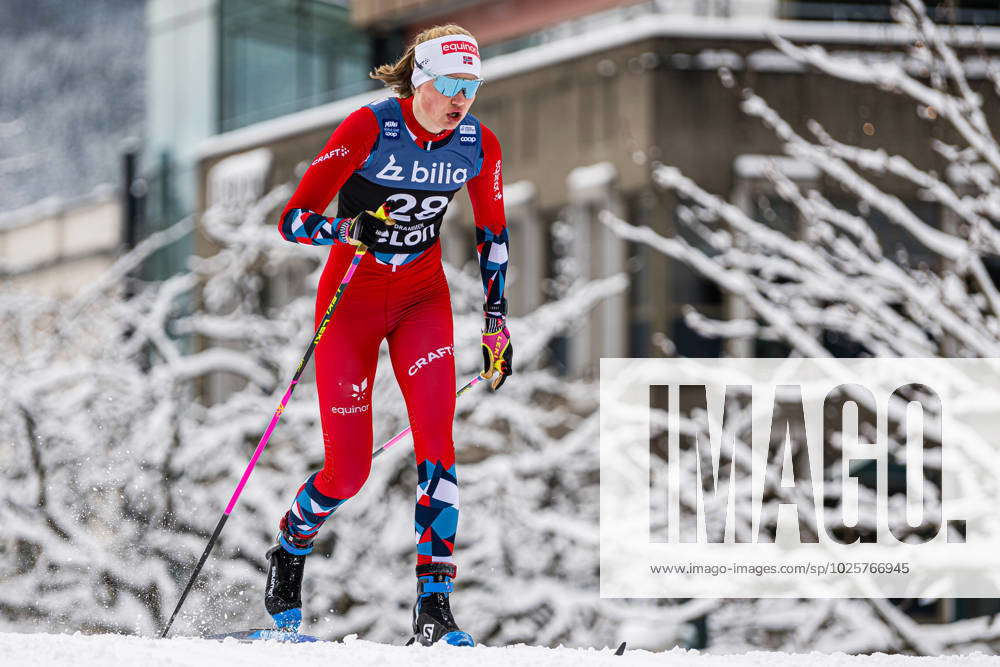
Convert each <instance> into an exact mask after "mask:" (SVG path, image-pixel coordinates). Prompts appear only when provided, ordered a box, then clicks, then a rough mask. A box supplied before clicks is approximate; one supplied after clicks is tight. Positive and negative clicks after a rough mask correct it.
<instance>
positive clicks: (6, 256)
mask: <svg viewBox="0 0 1000 667" xmlns="http://www.w3.org/2000/svg"><path fill="white" fill-rule="evenodd" d="M143 9H144V7H143V2H142V0H93V1H92V2H88V3H65V2H59V1H58V0H38V1H37V2H30V3H2V4H0V43H2V44H3V45H4V58H3V61H2V62H0V90H2V91H3V94H2V100H3V101H2V102H0V201H2V202H3V205H4V209H3V210H2V211H0V280H2V283H0V284H2V287H3V288H5V289H9V290H11V291H13V292H18V293H21V294H27V295H35V296H48V297H64V296H69V295H72V294H74V293H75V292H76V291H77V290H79V289H80V287H81V286H84V285H87V284H88V283H90V282H91V281H92V279H93V278H96V277H97V276H98V275H100V274H101V272H103V271H104V269H105V268H107V267H108V266H109V265H110V264H111V262H112V261H114V260H115V258H116V257H117V255H118V253H119V252H120V251H121V249H122V248H123V247H124V246H127V245H128V244H129V242H130V239H134V236H130V231H138V230H135V229H134V228H131V227H130V225H129V224H128V219H129V213H131V212H133V211H135V210H137V208H136V207H135V206H133V204H135V201H134V199H133V200H132V202H131V204H130V203H129V201H128V196H127V195H126V194H123V193H124V191H125V190H128V189H129V188H124V187H122V185H121V183H122V179H123V178H124V177H125V174H124V171H123V165H134V162H130V161H129V160H128V159H126V160H124V161H123V159H122V156H123V154H127V153H129V152H130V151H131V150H133V149H134V146H135V139H134V138H135V137H138V136H140V135H141V133H142V125H143V115H144V104H143V85H142V83H143V78H144V76H145V65H144V62H143V54H144V52H145V46H146V45H145V39H144V32H143V29H142V28H143V14H144V12H143ZM109 100H113V101H114V103H113V104H109ZM133 175H134V174H133ZM132 219H133V220H136V218H132Z"/></svg>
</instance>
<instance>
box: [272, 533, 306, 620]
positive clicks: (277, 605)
mask: <svg viewBox="0 0 1000 667" xmlns="http://www.w3.org/2000/svg"><path fill="white" fill-rule="evenodd" d="M289 547H290V548H291V549H294V550H295V551H297V552H298V553H292V552H291V551H289ZM311 550H312V549H311V545H310V546H309V547H299V546H298V545H296V544H293V543H290V542H288V541H287V540H286V539H285V538H284V535H279V536H278V543H277V544H275V545H274V546H273V547H271V548H270V549H268V551H267V560H268V566H267V584H266V585H265V587H264V607H265V608H266V609H267V613H269V614H270V615H271V618H273V619H274V626H275V627H276V628H277V629H278V630H283V631H285V632H298V631H299V626H300V625H302V572H303V570H304V569H305V565H306V554H308V553H309V552H310V551H311Z"/></svg>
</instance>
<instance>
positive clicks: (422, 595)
mask: <svg viewBox="0 0 1000 667" xmlns="http://www.w3.org/2000/svg"><path fill="white" fill-rule="evenodd" d="M454 577H455V566H454V565H452V564H451V563H429V564H427V565H418V566H417V602H416V604H414V605H413V639H411V640H410V642H409V643H411V644H412V643H413V642H415V641H418V642H420V643H421V644H423V645H424V646H430V645H431V644H433V643H434V642H436V641H437V640H439V639H443V640H444V641H445V643H446V644H451V645H452V646H475V645H476V642H475V641H474V640H473V639H472V636H471V635H470V634H469V633H468V632H463V631H462V630H460V629H459V627H458V624H457V623H455V619H454V618H453V617H452V615H451V605H450V604H449V602H448V596H449V594H450V593H451V592H452V590H454V589H453V586H452V583H451V580H452V579H453V578H454Z"/></svg>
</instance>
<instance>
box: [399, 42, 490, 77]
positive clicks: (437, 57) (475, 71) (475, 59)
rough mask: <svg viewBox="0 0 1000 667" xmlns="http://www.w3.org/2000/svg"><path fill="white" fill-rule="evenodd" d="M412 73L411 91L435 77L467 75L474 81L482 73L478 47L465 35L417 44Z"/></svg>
mask: <svg viewBox="0 0 1000 667" xmlns="http://www.w3.org/2000/svg"><path fill="white" fill-rule="evenodd" d="M413 62H414V67H413V74H412V75H411V76H410V82H411V83H412V84H413V87H414V88H418V87H419V86H420V85H421V84H424V83H427V82H428V81H430V80H431V79H433V78H434V77H433V76H431V75H430V74H428V73H427V72H428V71H430V72H433V73H434V75H438V74H471V75H473V76H474V77H476V78H477V79H478V78H480V72H481V71H482V61H481V60H480V59H479V44H477V43H476V39H475V38H474V37H470V36H469V35H445V36H444V37H438V38H437V39H431V40H428V41H426V42H421V43H420V44H417V46H416V48H415V49H414V52H413Z"/></svg>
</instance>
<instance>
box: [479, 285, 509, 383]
mask: <svg viewBox="0 0 1000 667" xmlns="http://www.w3.org/2000/svg"><path fill="white" fill-rule="evenodd" d="M483 312H484V315H485V318H486V322H485V325H484V326H483V377H484V378H486V379H489V378H491V377H493V375H494V373H496V378H494V379H493V382H491V383H490V386H491V387H492V388H493V391H496V390H497V389H499V388H500V386H501V385H503V383H504V381H505V380H506V379H507V376H508V375H513V374H514V366H513V364H514V346H513V345H511V343H510V332H509V331H507V325H506V323H505V321H506V318H507V300H506V299H501V300H500V303H497V304H487V305H486V306H485V308H484V309H483Z"/></svg>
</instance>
